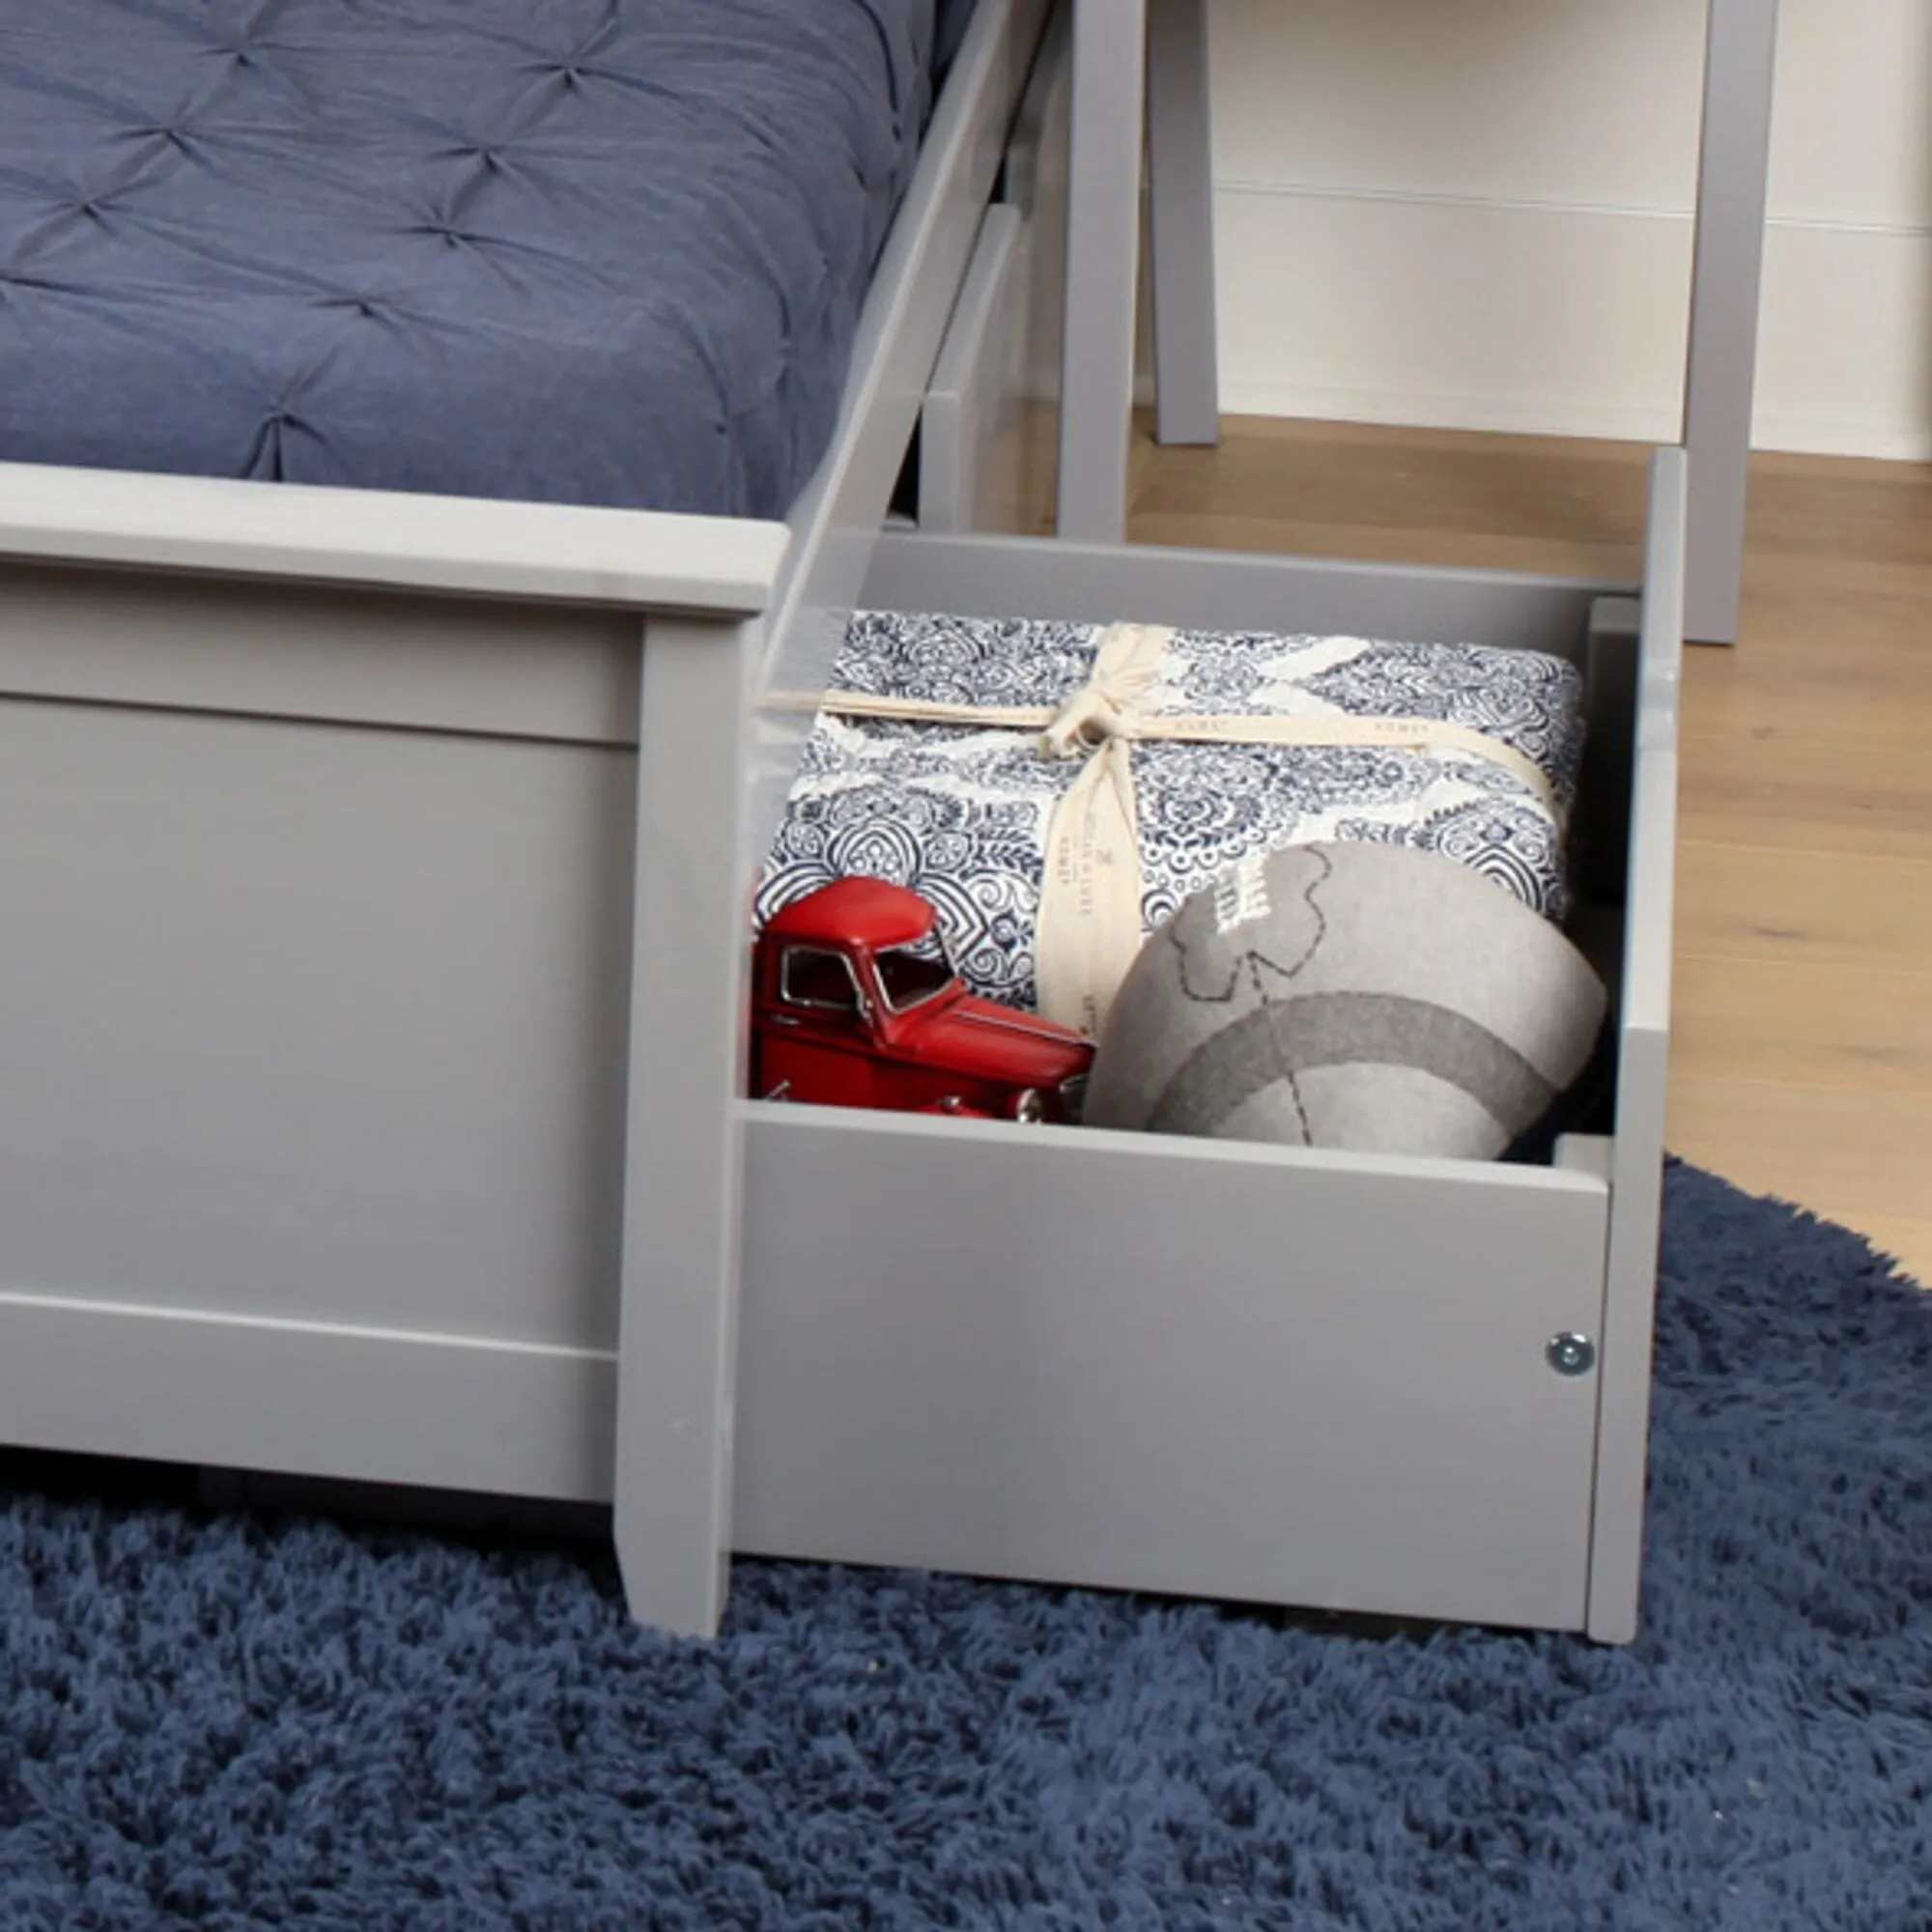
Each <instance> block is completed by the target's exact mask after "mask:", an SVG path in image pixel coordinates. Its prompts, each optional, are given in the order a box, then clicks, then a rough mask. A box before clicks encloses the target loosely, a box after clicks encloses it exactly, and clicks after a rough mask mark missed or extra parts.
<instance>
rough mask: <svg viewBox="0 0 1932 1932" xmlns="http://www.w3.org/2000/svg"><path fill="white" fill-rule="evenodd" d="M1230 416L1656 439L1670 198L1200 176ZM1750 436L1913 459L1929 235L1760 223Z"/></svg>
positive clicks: (1670, 313) (1929, 334) (1686, 268)
mask: <svg viewBox="0 0 1932 1932" xmlns="http://www.w3.org/2000/svg"><path fill="white" fill-rule="evenodd" d="M1215 222H1216V231H1217V235H1216V240H1217V246H1218V250H1219V267H1218V276H1217V279H1218V282H1219V288H1220V303H1221V328H1220V335H1221V382H1222V390H1221V397H1222V408H1223V410H1224V411H1226V412H1231V413H1246V414H1261V415H1284V416H1322V417H1331V418H1342V419H1347V420H1353V421H1365V422H1403V423H1412V424H1415V425H1418V426H1423V427H1431V428H1452V429H1476V430H1495V431H1503V432H1512V431H1514V432H1523V433H1531V434H1547V435H1564V436H1585V437H1617V438H1629V439H1634V440H1643V441H1667V440H1674V439H1675V438H1676V437H1677V435H1678V434H1679V433H1680V431H1679V425H1680V422H1681V412H1682V389H1681V377H1682V358H1683V345H1684V334H1685V327H1686V319H1687V310H1688V301H1689V288H1690V246H1691V224H1690V216H1689V213H1688V211H1674V210H1659V209H1650V208H1591V207H1579V206H1574V205H1573V206H1555V205H1549V204H1534V203H1510V202H1504V201H1499V200H1484V199H1480V198H1449V197H1431V196H1420V195H1418V196H1406V195H1401V194H1387V193H1378V194H1370V195H1363V194H1359V193H1349V192H1347V191H1342V192H1337V191H1334V190H1331V189H1327V188H1321V187H1303V186H1297V185H1293V184H1277V183H1254V182H1233V183H1230V182H1223V183H1222V184H1220V185H1219V186H1218V188H1217V192H1216V206H1215ZM1757 387H1758V400H1757V413H1756V425H1755V429H1754V433H1753V440H1754V442H1755V443H1756V445H1757V446H1758V447H1759V448H1763V449H1787V450H1802V451H1805V452H1808V453H1814V454H1833V455H1850V456H1873V457H1886V458H1893V459H1906V460H1913V461H1924V460H1927V459H1928V458H1932V232H1928V231H1927V230H1925V229H1922V228H1919V227H1917V226H1909V225H1903V224H1899V225H1884V224H1852V223H1845V224H1834V223H1832V222H1826V221H1818V220H1810V221H1794V220H1776V219H1775V220H1774V221H1773V223H1772V226H1771V229H1770V233H1769V237H1768V241H1767V248H1766V269H1765V290H1764V317H1763V325H1762V329H1761V332H1760V347H1759V355H1758V384H1757Z"/></svg>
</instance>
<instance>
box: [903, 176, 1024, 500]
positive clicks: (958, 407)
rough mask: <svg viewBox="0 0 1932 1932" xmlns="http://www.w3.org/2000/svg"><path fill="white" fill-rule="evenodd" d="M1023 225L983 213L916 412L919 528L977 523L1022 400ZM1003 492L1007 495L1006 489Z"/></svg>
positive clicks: (999, 209)
mask: <svg viewBox="0 0 1932 1932" xmlns="http://www.w3.org/2000/svg"><path fill="white" fill-rule="evenodd" d="M1025 227H1026V224H1025V222H1024V220H1023V219H1022V217H1021V215H1020V212H1019V210H1018V209H1016V208H1009V207H1005V206H1001V205H998V204H996V205H995V206H993V207H992V208H989V209H988V210H987V211H986V218H985V222H984V224H983V225H982V226H981V228H980V240H979V242H978V245H977V246H976V247H975V248H974V250H973V262H972V267H971V268H970V269H969V270H967V274H966V281H965V285H964V286H963V287H962V288H961V289H960V291H959V303H958V306H957V307H956V308H955V309H954V310H953V314H952V326H951V327H949V328H948V329H947V331H946V341H945V345H944V347H943V348H942V349H941V350H940V354H939V361H938V363H937V364H936V366H935V367H934V369H933V372H932V383H931V385H930V387H929V388H928V389H927V390H926V394H925V402H924V406H923V410H922V412H921V414H920V435H919V526H920V527H921V528H922V529H923V530H934V531H950V532H955V533H956V532H960V531H965V530H972V529H977V528H983V527H984V525H983V524H982V523H981V522H980V502H981V498H982V497H983V495H984V494H985V492H986V491H987V490H988V489H989V488H991V487H993V485H992V479H991V477H990V475H989V471H990V470H991V469H992V466H993V464H994V462H995V461H996V459H997V454H998V446H999V441H1000V438H1001V433H1002V431H1003V430H1005V431H1006V432H1007V433H1008V435H1009V436H1010V433H1011V423H1010V416H1011V413H1012V411H1011V407H1010V406H1011V405H1012V404H1013V403H1016V402H1018V401H1019V400H1020V398H1019V396H1018V393H1017V390H1018V384H1017V383H1016V382H1015V380H1014V378H1015V373H1016V372H1015V370H1014V368H1013V361H1014V356H1015V354H1016V351H1017V349H1018V346H1019V333H1020V327H1021V325H1022V323H1023V321H1024V313H1023V304H1024V300H1025V292H1026V282H1025V273H1024V270H1025V256H1026V240H1025ZM1008 494H1011V493H1010V489H1009V492H1008Z"/></svg>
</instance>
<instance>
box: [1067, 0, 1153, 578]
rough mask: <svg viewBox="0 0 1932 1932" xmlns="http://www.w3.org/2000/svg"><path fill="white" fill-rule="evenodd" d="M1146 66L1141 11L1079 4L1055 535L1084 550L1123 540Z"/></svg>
mask: <svg viewBox="0 0 1932 1932" xmlns="http://www.w3.org/2000/svg"><path fill="white" fill-rule="evenodd" d="M1146 63H1147V0H1074V7H1073V115H1072V128H1071V133H1070V156H1069V162H1068V174H1067V186H1066V317H1065V343H1064V353H1063V356H1062V361H1061V372H1062V374H1061V394H1060V493H1059V495H1060V511H1059V519H1058V524H1057V529H1058V533H1059V534H1060V535H1061V536H1063V537H1070V538H1073V539H1075V540H1079V541H1085V542H1090V543H1120V542H1122V541H1123V540H1124V538H1125V536H1126V525H1127V449H1128V435H1129V431H1130V428H1131V424H1132V418H1133V402H1134V317H1135V295H1136V290H1137V287H1138V282H1139V273H1140V242H1141V143H1142V134H1143V128H1144V120H1145V111H1146V84H1147V66H1146Z"/></svg>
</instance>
